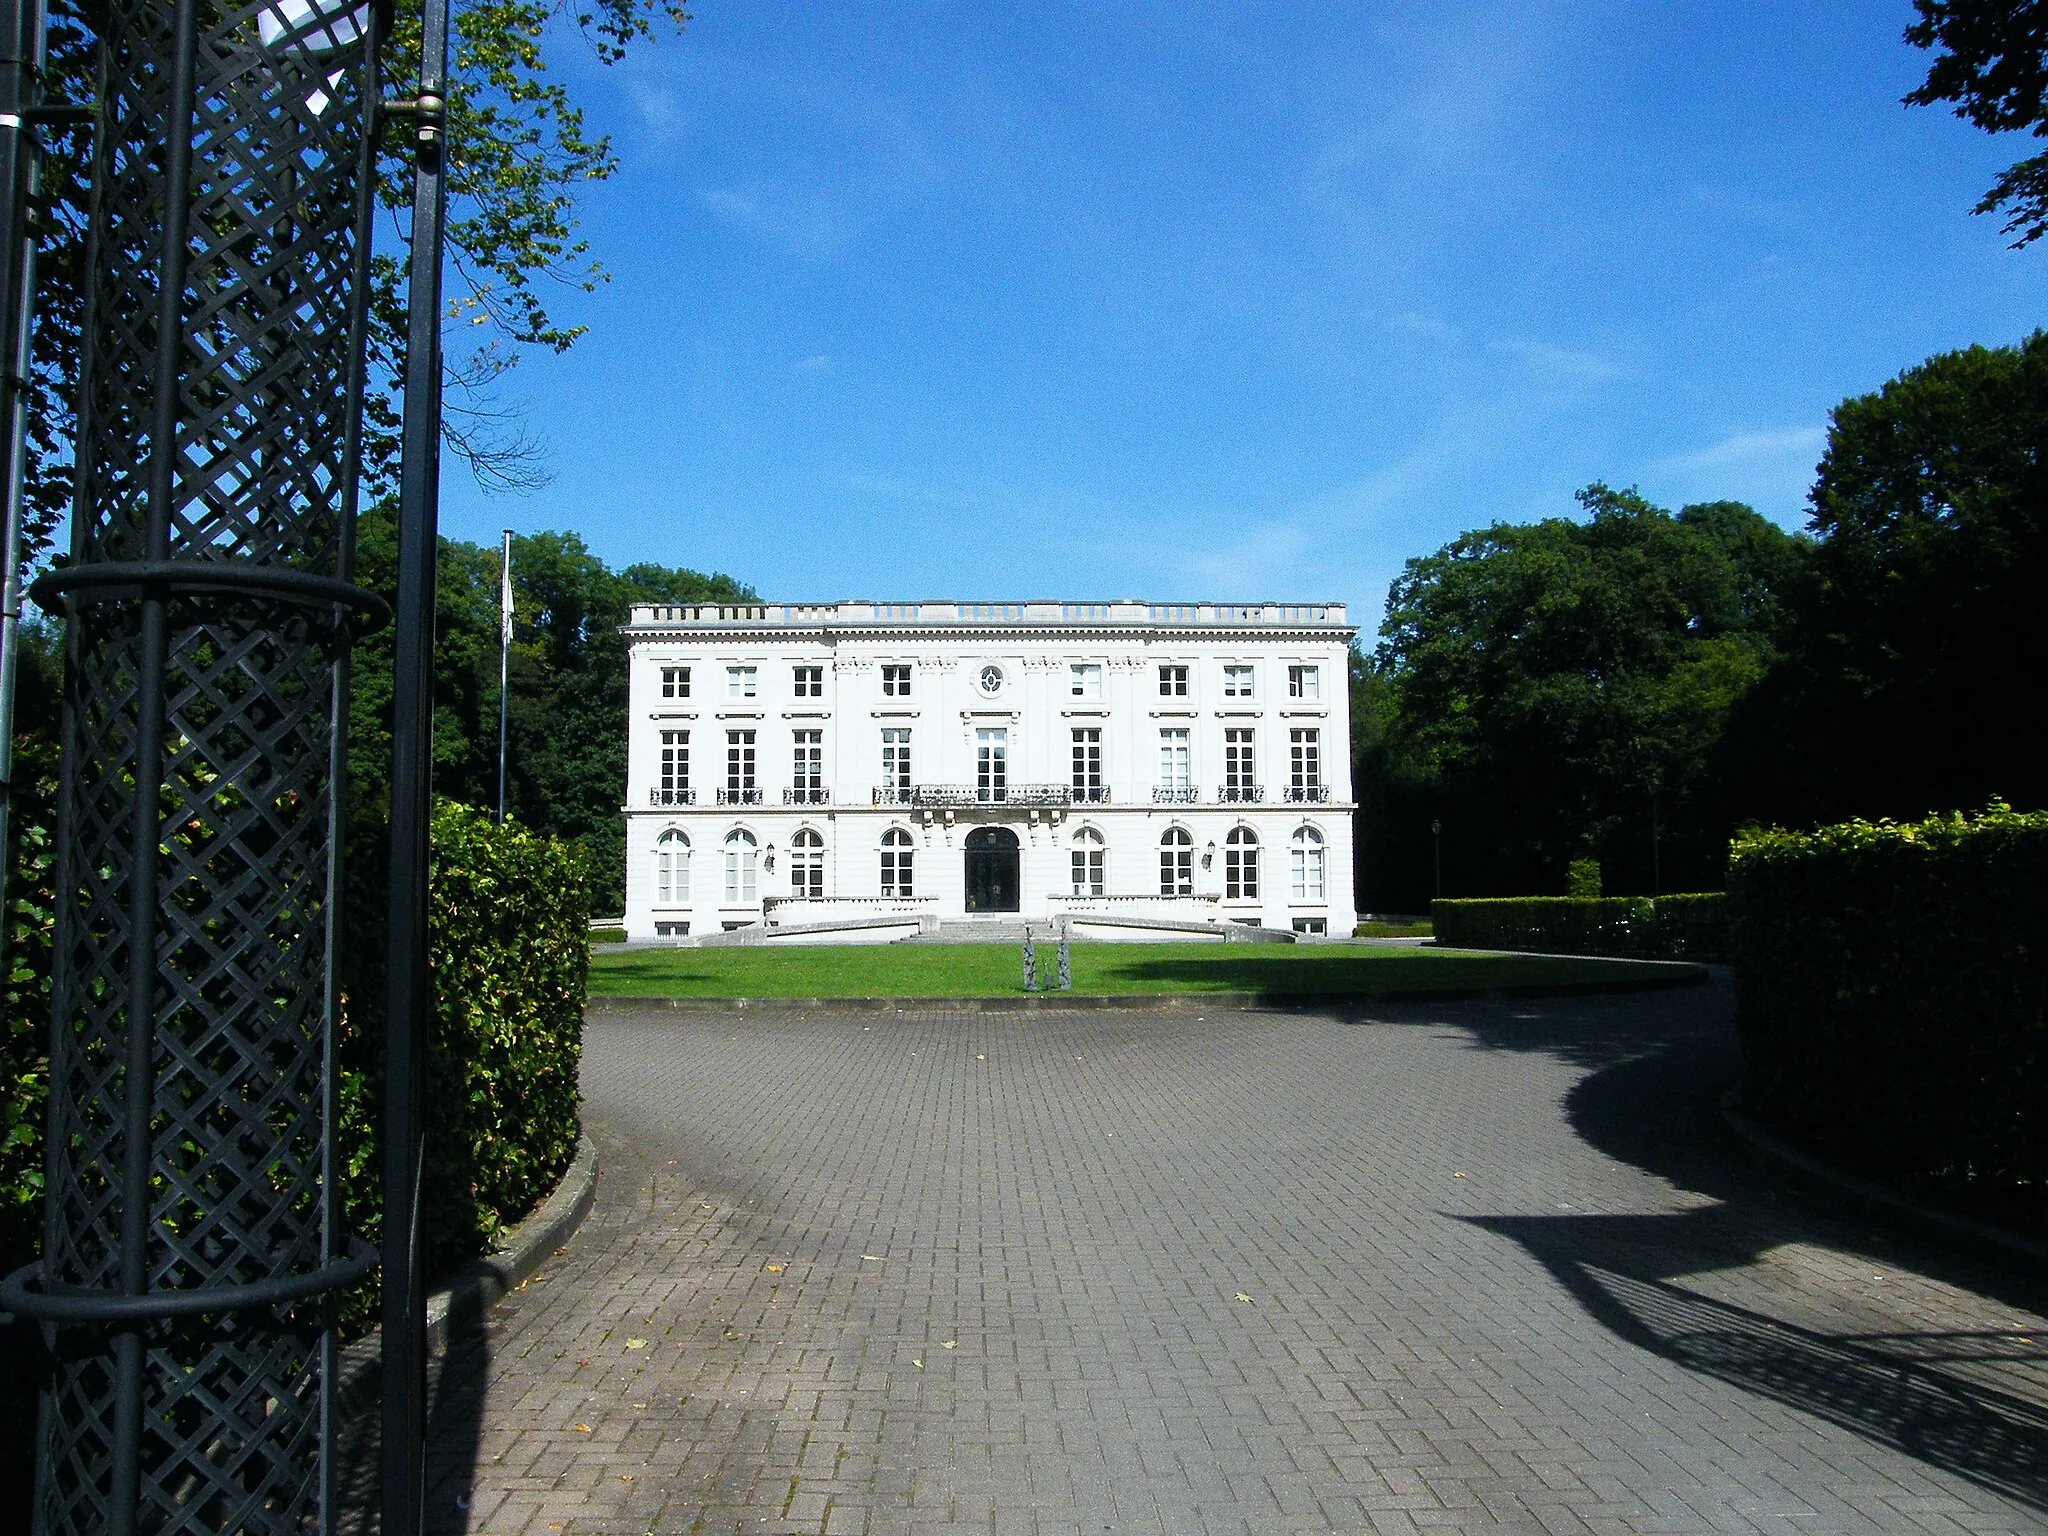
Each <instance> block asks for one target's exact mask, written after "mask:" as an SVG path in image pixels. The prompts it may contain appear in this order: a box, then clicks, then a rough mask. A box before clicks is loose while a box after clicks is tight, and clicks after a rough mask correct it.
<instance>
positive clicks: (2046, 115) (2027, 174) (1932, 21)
mask: <svg viewBox="0 0 2048 1536" xmlns="http://www.w3.org/2000/svg"><path fill="white" fill-rule="evenodd" d="M1913 9H1914V10H1915V11H1917V12H1918V13H1919V17H1920V19H1919V20H1918V21H1916V22H1914V23H1913V24H1912V25H1911V26H1910V27H1908V28H1906V41H1907V42H1909V43H1911V44H1912V45H1913V46H1914V47H1916V48H1928V49H1933V50H1936V56H1935V59H1934V62H1933V63H1932V64H1931V65H1929V66H1928V69H1927V79H1926V80H1925V81H1923V82H1922V83H1921V85H1920V87H1919V88H1918V89H1917V90H1915V91H1913V92H1912V93H1911V94H1910V95H1908V96H1907V97H1906V101H1907V103H1908V104H1909V105H1912V106H1916V107H1931V106H1935V105H1937V104H1939V103H1941V102H1950V103H1953V104H1954V107H1955V114H1956V116H1958V117H1960V118H1962V119H1964V120H1965V121H1967V122H1969V123H1972V124H1974V125H1975V126H1976V127H1979V128H1982V129H1983V130H1984V131H1985V132H1986V133H2013V132H2018V131H2021V130H2026V131H2029V132H2031V133H2032V134H2033V136H2034V137H2035V138H2037V139H2039V138H2048V4H2044V3H2042V0H1913ZM2000 209H2004V210H2006V214H2007V217H2006V224H2005V232H2006V233H2007V234H2009V235H2013V236H2015V237H2016V238H2015V239H2014V241H2013V248H2014V249H2015V250H2017V249H2018V248H2019V247H2021V246H2023V245H2028V244H2031V243H2032V242H2033V241H2035V240H2038V239H2040V238H2041V236H2042V235H2044V234H2048V153H2043V154H2038V155H2030V156H2028V157H2027V158H2026V159H2024V160H2021V161H2018V162H2017V163H2015V164H2013V165H2011V166H2009V167H2007V168H2006V170H2005V171H2003V172H2002V173H2001V174H2000V175H1999V177H1998V179H1997V180H1996V181H1994V182H1993V183H1992V184H1991V187H1990V190H1988V191H1987V192H1986V193H1985V194H1984V196H1983V198H1982V199H1981V200H1980V201H1979V202H1978V204H1977V207H1976V209H1975V211H1976V212H1978V213H1996V212H1997V211H1999V210H2000Z"/></svg>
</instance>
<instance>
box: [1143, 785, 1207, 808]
mask: <svg viewBox="0 0 2048 1536" xmlns="http://www.w3.org/2000/svg"><path fill="white" fill-rule="evenodd" d="M1201 798H1202V792H1201V791H1200V790H1199V789H1197V788H1195V786H1194V785H1192V784H1160V785H1156V786H1155V787H1154V788H1153V790H1152V803H1153V804H1154V805H1193V804H1195V803H1196V802H1197V801H1199V800H1200V799H1201Z"/></svg>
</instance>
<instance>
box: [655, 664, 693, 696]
mask: <svg viewBox="0 0 2048 1536" xmlns="http://www.w3.org/2000/svg"><path fill="white" fill-rule="evenodd" d="M661 696H662V697H663V698H664V699H687V698H688V697H689V696H690V669H689V668H688V667H663V668H662V669H661Z"/></svg>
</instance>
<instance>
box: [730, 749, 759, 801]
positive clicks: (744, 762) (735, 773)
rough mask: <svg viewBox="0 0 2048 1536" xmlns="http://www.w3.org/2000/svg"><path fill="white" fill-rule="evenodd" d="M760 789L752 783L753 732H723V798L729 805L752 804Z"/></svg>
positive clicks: (757, 798)
mask: <svg viewBox="0 0 2048 1536" xmlns="http://www.w3.org/2000/svg"><path fill="white" fill-rule="evenodd" d="M760 794H761V791H760V789H759V787H758V786H757V785H756V784H755V783H754V733H753V732H752V731H727V732H726V733H725V799H726V803H727V804H729V805H753V804H756V803H757V802H758V800H759V798H760Z"/></svg>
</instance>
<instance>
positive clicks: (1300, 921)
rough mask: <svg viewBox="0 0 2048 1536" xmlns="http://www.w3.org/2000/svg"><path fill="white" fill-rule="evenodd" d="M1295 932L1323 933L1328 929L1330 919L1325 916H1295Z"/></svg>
mask: <svg viewBox="0 0 2048 1536" xmlns="http://www.w3.org/2000/svg"><path fill="white" fill-rule="evenodd" d="M1294 931H1295V932H1296V933H1309V934H1324V933H1328V932H1329V931H1330V920H1329V919H1328V918H1326V917H1297V918H1296V919H1295V920H1294Z"/></svg>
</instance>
